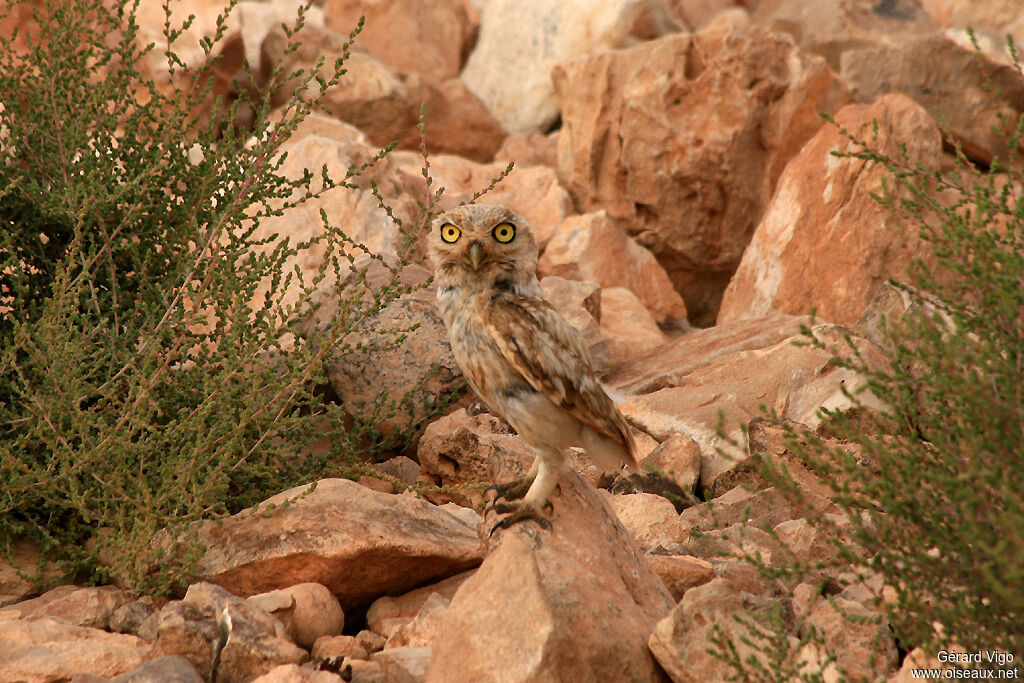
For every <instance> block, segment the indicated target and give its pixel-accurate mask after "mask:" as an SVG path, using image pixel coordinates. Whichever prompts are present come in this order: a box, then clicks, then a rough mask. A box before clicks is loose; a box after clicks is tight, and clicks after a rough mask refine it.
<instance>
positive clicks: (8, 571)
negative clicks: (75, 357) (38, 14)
mask: <svg viewBox="0 0 1024 683" xmlns="http://www.w3.org/2000/svg"><path fill="white" fill-rule="evenodd" d="M19 7H21V5H19ZM39 567H40V551H39V548H38V546H36V545H35V544H34V543H31V542H29V541H26V540H16V541H13V542H12V543H11V546H10V549H9V555H0V607H5V606H7V605H10V604H12V603H15V602H18V601H19V600H24V599H25V598H27V597H29V596H30V595H38V594H39V593H40V592H41V588H42V587H45V586H47V585H53V584H55V583H58V582H60V581H61V580H62V579H63V577H62V576H61V573H60V572H59V571H58V570H57V568H56V566H55V565H54V563H53V562H44V563H42V571H41V574H42V575H41V576H38V577H34V576H33V573H35V572H38V571H39ZM64 580H70V579H64Z"/></svg>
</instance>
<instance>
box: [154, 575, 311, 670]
mask: <svg viewBox="0 0 1024 683" xmlns="http://www.w3.org/2000/svg"><path fill="white" fill-rule="evenodd" d="M225 641H226V642H225ZM220 645H222V646H223V649H222V650H220V657H219V666H217V667H216V676H217V680H218V681H224V682H225V683H231V682H232V681H250V680H252V679H253V678H255V677H257V676H260V675H262V674H265V673H268V672H269V671H270V670H272V669H273V668H274V667H276V666H278V665H280V664H292V663H301V662H303V661H305V660H306V659H307V658H308V655H307V653H306V651H305V650H303V649H301V648H299V647H297V646H296V645H295V644H294V643H292V642H291V640H289V639H288V636H287V633H286V631H285V628H284V626H283V625H282V624H281V622H280V621H278V620H277V619H275V618H274V617H272V616H270V615H269V614H267V613H266V612H264V611H263V610H262V609H259V608H257V607H255V606H253V605H250V604H249V603H248V602H246V601H245V600H244V599H243V598H239V597H236V596H234V595H231V594H230V593H228V592H227V591H226V590H224V589H223V588H221V587H220V586H216V585H214V584H210V583H197V584H193V585H191V586H189V588H188V590H187V591H186V592H185V597H184V598H183V599H181V600H172V601H171V602H169V603H167V604H166V605H164V607H163V609H161V610H160V615H159V623H158V625H157V636H156V641H155V642H154V644H153V650H154V652H155V653H156V654H157V655H181V656H182V657H184V658H185V659H187V660H188V661H189V662H191V664H192V665H193V666H194V667H196V669H197V670H198V671H200V672H203V673H206V672H210V671H212V670H213V669H212V668H211V667H212V664H213V662H214V661H215V660H214V652H216V651H217V647H219V646H220Z"/></svg>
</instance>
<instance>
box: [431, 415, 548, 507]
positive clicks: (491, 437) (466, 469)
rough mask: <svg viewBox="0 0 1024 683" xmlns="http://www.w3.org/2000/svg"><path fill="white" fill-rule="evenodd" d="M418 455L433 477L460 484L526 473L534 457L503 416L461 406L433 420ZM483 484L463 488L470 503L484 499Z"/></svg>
mask: <svg viewBox="0 0 1024 683" xmlns="http://www.w3.org/2000/svg"><path fill="white" fill-rule="evenodd" d="M417 457H418V458H419V461H420V465H421V466H422V468H423V475H424V476H425V477H426V478H428V481H431V482H432V483H434V484H436V485H438V486H449V487H460V486H462V485H464V484H467V483H470V484H477V483H480V482H488V483H495V482H506V481H511V480H512V479H517V478H519V477H522V476H524V475H525V474H526V472H527V471H528V470H529V469H530V464H531V463H532V462H533V457H534V456H533V454H532V452H531V451H530V449H529V447H528V446H526V444H525V443H523V441H522V440H521V439H520V438H519V437H518V436H516V435H514V434H512V430H511V428H510V427H509V426H508V425H507V424H506V423H505V422H504V421H503V420H501V419H499V418H497V417H495V416H494V415H491V414H489V413H481V414H476V415H470V414H469V413H468V412H466V409H465V408H460V409H458V410H456V411H455V412H453V413H451V414H449V415H446V416H444V417H441V418H439V419H437V420H435V421H434V422H431V423H430V424H429V425H427V429H426V431H425V432H424V433H423V438H422V439H420V443H419V448H418V450H417ZM479 488H480V487H477V489H471V488H469V487H464V488H463V489H461V492H462V494H463V497H464V498H465V500H466V502H468V503H470V504H476V503H479V502H480V501H482V500H483V494H482V493H481V491H480V490H479Z"/></svg>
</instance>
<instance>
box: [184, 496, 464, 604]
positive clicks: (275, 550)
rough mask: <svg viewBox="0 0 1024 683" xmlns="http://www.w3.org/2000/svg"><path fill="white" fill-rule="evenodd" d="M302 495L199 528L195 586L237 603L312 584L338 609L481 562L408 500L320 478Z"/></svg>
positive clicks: (456, 530) (458, 526)
mask: <svg viewBox="0 0 1024 683" xmlns="http://www.w3.org/2000/svg"><path fill="white" fill-rule="evenodd" d="M309 490H310V487H309V486H299V487H296V488H293V489H290V490H288V491H284V492H283V493H279V494H278V495H276V496H274V497H272V498H269V499H267V500H266V501H264V502H263V503H261V504H260V505H258V506H256V507H255V508H251V509H249V510H244V511H242V512H240V513H239V514H237V515H234V516H233V517H229V518H227V519H225V520H223V521H222V522H221V523H220V524H217V523H212V522H211V523H207V524H205V525H204V526H203V527H202V530H201V531H200V539H201V542H202V543H203V545H204V546H205V547H206V549H207V552H206V555H205V556H204V557H203V558H202V559H201V560H200V561H199V563H198V565H197V567H196V569H195V575H196V577H197V578H199V579H201V580H204V581H210V582H212V583H216V584H219V585H221V586H223V587H225V588H227V589H228V590H229V591H231V592H232V593H234V594H236V595H244V596H249V595H255V594H257V593H265V592H267V591H271V590H274V589H277V588H284V587H287V586H293V585H295V584H297V583H307V582H315V583H321V584H323V585H324V586H327V588H329V589H330V590H331V592H332V593H334V595H335V596H337V598H338V600H339V601H340V602H341V605H342V607H343V608H344V609H346V610H347V609H349V608H351V607H358V606H362V605H366V604H367V603H369V602H371V601H372V600H373V599H374V598H377V597H379V596H381V595H384V594H391V595H397V594H399V593H404V592H406V591H408V590H410V589H412V588H416V587H417V586H422V585H424V584H427V583H431V582H434V581H439V580H441V579H443V578H445V577H447V576H451V575H453V574H457V573H458V572H461V571H464V570H466V569H470V568H472V567H475V566H476V565H478V564H479V563H480V561H481V560H482V559H483V556H484V546H483V544H482V543H481V541H480V539H479V537H478V536H477V534H476V530H475V529H474V528H473V527H472V526H470V525H469V524H467V523H466V522H464V521H462V520H460V519H459V518H457V517H455V516H454V515H452V514H450V513H448V512H446V511H445V510H442V509H441V508H439V507H437V506H435V505H432V504H431V503H428V502H426V501H424V500H420V499H418V498H415V497H414V496H411V495H391V494H387V493H380V492H377V491H372V490H370V489H368V488H366V487H363V486H360V485H359V484H357V483H355V482H352V481H349V480H347V479H324V480H321V481H319V482H317V484H316V488H315V489H313V490H312V492H309ZM289 501H290V502H289ZM286 503H287V504H286Z"/></svg>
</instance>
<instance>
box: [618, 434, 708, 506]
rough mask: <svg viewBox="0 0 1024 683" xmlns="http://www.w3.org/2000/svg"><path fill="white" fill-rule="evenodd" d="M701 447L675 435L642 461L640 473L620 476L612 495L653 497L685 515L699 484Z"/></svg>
mask: <svg viewBox="0 0 1024 683" xmlns="http://www.w3.org/2000/svg"><path fill="white" fill-rule="evenodd" d="M700 463H701V455H700V446H699V445H698V444H697V442H696V441H694V440H693V439H691V438H690V437H688V436H686V435H684V434H672V435H671V436H669V437H668V438H667V439H665V441H663V442H662V443H660V444H658V445H657V446H656V447H655V448H654V449H653V450H652V451H651V452H650V453H648V454H647V456H646V457H644V458H643V459H642V460H641V461H640V472H639V473H631V474H627V475H624V476H620V477H619V479H618V480H617V481H616V482H615V484H614V485H613V486H612V493H636V492H645V493H654V494H657V495H659V496H665V497H667V498H668V499H669V500H671V501H672V504H673V505H674V506H675V508H676V510H677V511H679V512H682V510H683V509H684V508H686V507H687V506H689V505H691V504H692V503H693V500H694V495H695V494H696V492H697V484H698V482H699V481H700Z"/></svg>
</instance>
